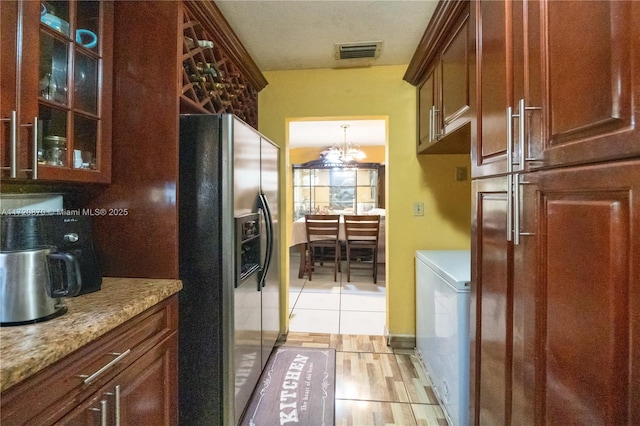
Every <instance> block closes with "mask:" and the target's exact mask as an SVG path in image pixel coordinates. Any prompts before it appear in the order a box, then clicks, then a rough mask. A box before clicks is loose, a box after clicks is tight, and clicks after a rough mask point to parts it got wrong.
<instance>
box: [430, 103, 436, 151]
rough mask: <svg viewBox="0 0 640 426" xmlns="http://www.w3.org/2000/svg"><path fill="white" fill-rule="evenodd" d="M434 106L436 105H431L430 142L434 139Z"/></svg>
mask: <svg viewBox="0 0 640 426" xmlns="http://www.w3.org/2000/svg"><path fill="white" fill-rule="evenodd" d="M434 108H435V106H433V105H431V108H430V109H429V142H431V141H432V140H433V127H434V123H433V109H434Z"/></svg>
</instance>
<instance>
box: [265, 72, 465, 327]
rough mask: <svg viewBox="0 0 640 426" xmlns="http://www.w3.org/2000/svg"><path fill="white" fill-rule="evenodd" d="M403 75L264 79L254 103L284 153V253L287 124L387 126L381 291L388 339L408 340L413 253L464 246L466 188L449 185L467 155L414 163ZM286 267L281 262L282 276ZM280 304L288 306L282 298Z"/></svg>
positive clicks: (410, 106) (412, 104)
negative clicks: (335, 121)
mask: <svg viewBox="0 0 640 426" xmlns="http://www.w3.org/2000/svg"><path fill="white" fill-rule="evenodd" d="M405 70H406V66H383V67H371V68H355V69H316V70H295V71H271V72H265V73H264V75H265V77H266V78H267V80H268V81H269V85H268V86H267V87H266V88H264V89H263V90H262V91H261V92H260V94H259V96H258V101H259V107H258V108H259V128H260V131H261V132H262V133H264V134H265V135H267V136H268V137H269V138H270V139H272V140H274V141H275V142H277V143H279V144H280V145H281V146H282V147H283V148H284V149H283V152H282V153H283V154H284V155H282V156H281V166H282V172H281V179H282V183H283V188H285V189H286V190H285V191H283V192H285V194H283V195H282V196H281V205H280V208H281V211H282V212H284V213H283V214H282V215H281V216H282V223H283V225H286V224H289V225H288V226H282V227H281V230H282V240H283V242H284V245H285V247H286V246H288V244H287V241H288V239H289V233H290V228H291V226H290V223H291V221H292V212H291V204H292V202H291V190H290V189H289V188H291V172H290V170H291V164H292V162H291V161H290V156H289V153H288V150H287V149H286V146H285V144H286V143H287V132H288V129H287V127H288V125H287V120H288V119H300V118H307V119H318V118H322V117H337V116H344V117H352V118H353V117H365V116H375V117H376V118H380V117H384V118H386V119H388V128H387V133H388V139H387V147H388V149H387V154H386V159H385V163H386V174H387V187H386V195H387V198H386V202H387V218H386V225H387V230H386V236H387V241H386V247H387V252H386V253H387V264H386V265H387V268H386V274H387V275H386V283H387V284H386V285H387V329H388V331H389V334H390V335H392V336H413V335H415V309H414V306H415V297H414V294H415V291H414V286H415V274H414V271H415V267H414V253H415V251H416V250H424V249H427V250H429V249H468V248H469V246H470V217H471V215H470V210H471V189H470V183H469V181H466V182H456V181H455V167H456V166H464V167H467V168H469V156H468V155H453V156H446V155H439V156H429V157H424V156H421V157H420V158H418V156H416V153H415V140H416V88H415V87H413V86H411V85H410V84H409V83H407V82H405V81H403V80H402V76H403V75H404V72H405ZM414 202H422V203H424V211H425V215H424V216H419V217H415V216H413V203H414ZM287 253H288V251H287ZM288 264H289V260H288V256H285V260H283V263H282V267H283V268H285V269H283V270H284V271H288V266H289V265H288ZM287 275H288V274H287ZM287 279H288V277H287ZM287 288H288V281H287ZM285 293H288V292H285ZM283 297H284V299H283V303H286V305H285V306H288V300H287V299H286V298H287V297H288V294H286V295H284V296H283Z"/></svg>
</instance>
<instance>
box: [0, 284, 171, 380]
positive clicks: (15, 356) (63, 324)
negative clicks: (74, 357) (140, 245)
mask: <svg viewBox="0 0 640 426" xmlns="http://www.w3.org/2000/svg"><path fill="white" fill-rule="evenodd" d="M181 289H182V283H181V282H180V281H179V280H169V279H151V278H148V279H147V278H108V277H106V278H103V279H102V288H101V289H100V290H99V291H96V292H94V293H89V294H85V295H82V296H78V297H70V298H66V299H65V302H66V304H67V309H68V311H67V312H66V313H65V314H63V315H61V316H59V317H57V318H54V319H52V320H49V321H45V322H41V323H37V324H32V325H21V326H14V327H2V328H0V392H1V391H4V390H6V389H8V388H9V387H10V386H13V385H14V384H16V383H18V382H20V381H22V380H24V379H26V378H28V377H29V376H31V375H33V374H35V373H36V372H38V371H40V370H42V369H44V368H45V367H47V366H49V365H51V364H53V363H54V362H56V361H58V360H60V359H62V358H64V357H65V356H67V355H69V354H70V353H72V352H73V351H75V350H77V349H80V348H81V347H82V346H84V345H86V344H88V343H91V342H92V341H94V340H96V339H97V338H98V337H100V336H102V335H104V334H105V333H107V332H109V331H111V330H112V329H114V328H116V327H117V326H119V325H120V324H123V323H124V322H126V321H128V320H130V319H131V318H133V317H135V316H136V315H138V314H139V313H141V312H143V311H145V310H147V309H149V308H150V307H152V306H154V305H156V304H158V303H160V302H161V301H163V300H164V299H166V298H168V297H169V296H171V295H173V294H175V293H177V292H178V291H180V290H181Z"/></svg>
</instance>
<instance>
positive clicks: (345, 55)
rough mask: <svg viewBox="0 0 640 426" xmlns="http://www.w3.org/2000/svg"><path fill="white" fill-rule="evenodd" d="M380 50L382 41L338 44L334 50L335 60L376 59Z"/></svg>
mask: <svg viewBox="0 0 640 426" xmlns="http://www.w3.org/2000/svg"><path fill="white" fill-rule="evenodd" d="M381 50H382V41H368V42H364V43H340V44H336V45H335V48H334V53H335V58H336V60H340V59H367V58H377V57H378V56H379V55H380V51H381Z"/></svg>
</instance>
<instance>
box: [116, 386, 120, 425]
mask: <svg viewBox="0 0 640 426" xmlns="http://www.w3.org/2000/svg"><path fill="white" fill-rule="evenodd" d="M115 400H116V401H115V410H116V426H120V385H116V388H115Z"/></svg>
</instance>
